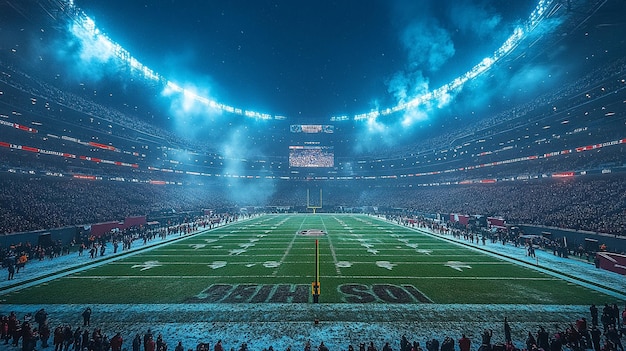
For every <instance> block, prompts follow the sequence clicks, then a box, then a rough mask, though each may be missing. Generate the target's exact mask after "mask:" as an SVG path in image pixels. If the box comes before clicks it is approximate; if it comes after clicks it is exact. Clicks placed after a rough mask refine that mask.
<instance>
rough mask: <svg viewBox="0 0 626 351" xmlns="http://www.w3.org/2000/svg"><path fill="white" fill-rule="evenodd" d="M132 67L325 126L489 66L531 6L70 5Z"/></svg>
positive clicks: (475, 0) (475, 2)
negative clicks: (486, 61)
mask: <svg viewBox="0 0 626 351" xmlns="http://www.w3.org/2000/svg"><path fill="white" fill-rule="evenodd" d="M76 5H77V6H78V7H80V8H81V9H82V10H83V11H84V12H85V13H86V14H87V15H89V16H90V17H92V18H93V19H94V20H95V22H96V24H97V26H98V28H100V29H101V30H102V31H103V32H104V33H106V34H107V35H108V36H109V37H110V38H111V39H112V40H113V41H115V42H117V43H119V44H121V45H122V46H123V47H124V48H125V49H127V50H128V51H129V52H130V53H131V54H132V55H133V56H134V57H136V58H137V59H138V60H139V61H140V62H141V63H143V64H144V65H146V66H148V67H150V68H152V69H153V70H155V71H156V72H158V73H160V74H162V75H163V76H165V77H166V78H167V79H169V80H171V81H174V82H177V83H178V84H180V85H183V86H185V85H187V84H191V85H193V86H196V87H200V88H201V90H202V91H206V92H208V93H209V94H210V96H211V97H212V98H214V99H216V100H218V101H220V102H223V103H226V104H230V105H234V106H237V107H241V108H244V109H251V110H256V111H260V112H267V113H270V114H274V115H283V116H287V117H288V118H289V119H291V120H299V121H303V122H305V121H312V120H315V121H322V122H323V121H328V119H329V118H330V117H331V116H336V115H354V114H358V113H363V112H368V111H369V110H371V109H372V108H375V107H380V108H385V107H390V106H394V105H395V104H397V103H398V101H399V100H400V99H401V95H402V94H403V92H405V91H408V92H409V94H410V92H412V91H416V89H420V88H423V87H428V88H429V89H435V88H438V87H440V86H441V85H442V84H446V83H448V82H449V81H450V80H451V79H453V78H454V77H456V76H458V75H460V74H463V73H465V72H466V71H467V70H469V69H470V68H471V67H472V66H474V65H475V64H476V63H478V62H480V60H482V58H484V57H486V56H489V55H491V54H492V53H493V51H494V50H495V49H497V48H498V47H499V46H500V45H501V44H502V42H503V41H504V40H505V39H506V38H507V37H508V36H509V35H511V33H512V30H513V28H514V27H515V25H517V24H520V23H522V22H524V21H525V20H526V18H527V17H528V15H529V14H530V12H531V11H532V9H533V8H534V7H535V5H536V1H533V0H522V1H488V0H469V1H458V0H454V1H415V0H413V1H377V0H369V1H355V0H346V1H287V0H285V1H242V0H238V1H194V2H191V1H174V0H167V1H166V0H159V1H126V0H110V1H93V0H92V1H87V0H80V1H76Z"/></svg>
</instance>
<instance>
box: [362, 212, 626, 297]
mask: <svg viewBox="0 0 626 351" xmlns="http://www.w3.org/2000/svg"><path fill="white" fill-rule="evenodd" d="M373 217H374V218H377V219H379V220H381V221H383V222H387V223H390V224H393V225H396V226H398V227H401V228H407V229H409V230H412V231H415V232H418V233H421V234H425V235H429V236H432V237H435V238H438V239H440V240H445V241H448V242H451V243H454V244H457V245H462V246H465V247H467V248H469V249H472V250H476V251H479V252H482V253H485V254H488V255H491V256H493V257H497V258H500V259H503V260H506V261H509V262H512V263H515V264H518V265H521V266H523V267H526V268H530V269H534V270H536V271H539V272H542V273H545V274H548V275H551V276H553V277H557V278H559V279H563V280H565V281H567V282H570V283H574V284H576V285H580V286H583V287H586V288H589V289H592V290H595V291H598V292H601V293H603V294H607V295H609V296H613V297H615V298H618V299H620V300H621V301H622V302H623V301H626V294H624V293H623V292H624V291H626V279H624V277H623V276H622V275H620V274H617V273H614V272H609V271H606V270H602V269H598V268H596V267H595V266H593V264H590V263H587V262H585V261H579V260H575V259H571V258H564V257H558V256H555V255H552V254H550V253H549V252H546V251H544V250H536V251H535V255H536V256H537V257H536V258H535V259H533V258H531V257H528V256H526V254H525V250H524V248H523V247H515V246H514V245H512V244H511V243H507V244H505V245H503V244H502V243H500V242H497V243H491V242H490V241H487V242H486V243H485V245H481V244H475V243H473V242H472V243H470V242H469V241H466V240H463V239H461V238H458V239H457V238H454V237H453V236H451V235H445V234H440V233H435V232H433V231H431V230H430V229H428V228H422V227H417V228H416V227H410V226H405V225H402V224H400V223H397V222H395V221H391V220H388V219H386V218H382V217H378V216H373ZM540 263H542V264H540Z"/></svg>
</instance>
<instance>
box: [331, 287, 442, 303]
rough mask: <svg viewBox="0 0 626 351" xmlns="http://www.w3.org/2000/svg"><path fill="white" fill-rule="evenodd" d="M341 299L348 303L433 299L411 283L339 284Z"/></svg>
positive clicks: (427, 301) (421, 301)
mask: <svg viewBox="0 0 626 351" xmlns="http://www.w3.org/2000/svg"><path fill="white" fill-rule="evenodd" d="M339 291H340V292H341V293H342V295H343V296H342V300H343V301H345V302H348V303H369V302H387V303H432V302H433V301H432V300H431V299H429V298H428V297H427V296H426V295H424V294H423V293H422V292H421V291H419V290H418V289H417V288H416V287H414V286H413V285H402V286H400V285H393V284H374V285H372V286H369V285H364V284H343V285H340V286H339Z"/></svg>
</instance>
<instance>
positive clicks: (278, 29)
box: [0, 0, 625, 181]
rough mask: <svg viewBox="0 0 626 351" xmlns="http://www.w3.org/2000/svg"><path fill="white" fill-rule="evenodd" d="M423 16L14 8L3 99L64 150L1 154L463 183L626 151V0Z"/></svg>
mask: <svg viewBox="0 0 626 351" xmlns="http://www.w3.org/2000/svg"><path fill="white" fill-rule="evenodd" d="M414 3H415V2H402V1H401V2H394V3H393V4H390V3H388V2H383V1H371V2H370V3H368V6H367V7H364V6H357V5H359V4H357V3H353V2H350V1H348V2H343V3H340V4H337V3H330V2H319V3H315V4H312V3H300V4H293V3H292V2H288V1H274V2H271V3H256V2H255V3H245V2H212V3H210V4H204V3H190V4H179V3H173V2H167V1H154V2H150V3H146V4H138V3H135V2H124V1H110V2H104V3H90V2H82V1H63V0H57V1H36V0H32V1H25V2H23V3H19V4H17V3H13V2H10V1H6V2H4V3H3V4H2V7H3V8H6V10H7V11H2V13H3V15H2V16H3V23H6V26H5V27H4V28H2V32H1V35H2V36H3V37H4V38H6V39H3V42H4V43H5V44H4V45H3V48H2V49H3V50H2V56H1V61H2V62H3V63H4V64H3V66H5V67H4V68H5V69H4V71H5V77H4V79H3V82H4V83H6V84H7V85H9V86H10V87H6V88H5V90H6V91H10V89H14V90H15V95H16V96H17V95H19V94H18V91H19V92H20V93H21V94H24V99H30V100H31V105H33V106H35V107H33V108H32V109H31V110H30V111H25V112H26V113H25V112H22V111H18V110H15V109H13V111H11V110H12V107H11V106H9V105H6V104H5V109H6V112H2V113H3V116H6V118H4V119H3V120H2V121H4V122H6V123H5V125H7V126H13V127H15V128H16V129H17V130H22V129H23V128H20V126H22V127H24V128H31V129H32V128H35V129H39V130H41V131H46V133H47V134H48V135H52V136H47V137H45V138H47V140H46V142H44V141H43V140H39V139H38V137H39V136H41V133H40V135H39V136H33V133H30V134H16V135H15V136H11V137H10V138H8V139H7V140H0V141H2V142H3V143H5V144H6V145H4V146H7V145H8V146H7V147H10V148H13V146H16V148H18V149H19V150H26V149H28V148H29V147H30V148H32V150H36V152H37V153H40V154H46V155H61V156H62V157H63V155H64V154H70V155H74V156H75V157H78V158H80V157H84V159H81V160H82V161H85V160H86V161H92V160H93V159H95V160H96V162H95V163H97V164H99V165H101V164H111V165H113V166H118V167H119V166H121V167H126V168H128V169H131V170H133V169H141V170H144V171H148V172H153V171H158V172H165V173H173V174H177V173H182V174H189V175H193V176H196V175H207V176H216V175H219V176H229V177H230V176H234V177H236V178H272V179H274V178H279V177H286V178H289V179H291V178H297V179H310V178H320V179H328V178H329V177H330V178H348V179H354V178H359V179H361V178H372V179H383V178H393V179H396V178H408V177H420V176H440V175H449V174H453V173H459V172H462V173H463V175H462V176H456V177H455V176H453V177H452V178H451V179H453V180H454V181H459V180H463V179H464V178H466V177H467V175H466V173H467V171H472V172H475V171H474V170H477V169H478V170H480V169H485V168H488V169H489V171H488V172H483V173H480V174H479V173H478V172H477V171H476V175H472V176H470V177H472V178H476V179H491V178H493V177H496V176H499V174H500V173H504V174H506V175H505V176H508V175H509V174H516V172H517V171H515V170H513V171H509V170H508V169H507V170H506V172H501V171H500V169H503V168H505V167H507V168H510V167H513V168H514V167H515V165H518V164H520V162H523V163H526V162H544V161H541V160H542V159H543V160H545V159H548V158H551V160H553V159H559V158H560V159H564V158H566V157H569V156H567V155H570V154H575V153H578V152H583V151H585V150H597V149H599V148H603V147H604V148H606V149H610V147H611V146H613V145H621V144H623V140H624V135H620V132H621V131H622V130H623V129H624V128H623V125H624V123H623V119H624V116H623V113H621V112H620V111H621V110H623V108H622V107H621V104H620V103H621V102H623V101H624V98H623V94H624V82H623V77H622V76H623V75H620V74H621V73H620V70H621V67H622V65H623V54H622V53H623V52H625V51H624V47H623V46H624V43H623V41H621V40H620V39H619V38H620V33H621V32H622V31H623V28H622V27H623V25H622V24H621V22H620V21H621V19H620V18H619V14H620V13H623V8H624V4H623V2H619V1H583V0H580V1H577V0H571V1H567V2H562V1H548V0H541V1H538V2H536V1H523V2H517V3H516V4H515V6H511V4H501V3H499V2H474V1H462V2H459V1H454V2H439V3H437V4H436V5H435V4H431V3H430V2H423V3H419V2H418V3H417V5H415V4H414ZM129 18H132V20H128V19H129ZM9 38H10V39H9ZM7 77H9V78H7ZM620 79H622V80H620ZM22 80H23V81H22ZM581 81H582V82H583V83H584V84H581ZM24 85H28V86H29V87H30V89H26V90H25V89H21V88H20V87H22V86H24ZM48 86H52V87H54V88H56V89H59V90H58V91H55V92H53V93H51V92H50V90H49V89H48V88H49V87H48ZM42 87H44V88H45V89H42ZM33 92H36V94H33ZM44 92H45V93H44ZM67 94H71V96H72V97H77V98H76V99H78V100H72V101H73V102H74V103H71V104H70V103H68V100H70V99H69V98H68V97H67V96H66V95H67ZM26 95H35V96H34V97H33V96H26ZM46 95H47V96H46ZM59 96H60V97H59ZM33 99H34V100H33ZM72 99H73V98H72ZM48 100H50V101H51V104H52V105H53V106H54V108H50V105H48V106H47V107H46V105H43V104H44V103H43V101H46V102H45V103H46V104H49V102H48ZM38 104H39V105H38ZM41 105H43V106H41ZM102 106H104V107H105V109H108V110H107V111H103V110H102ZM39 107H41V108H42V109H43V110H38V109H37V108H39ZM55 108H56V111H57V112H56V113H55V112H54V109H55ZM68 108H69V109H74V112H75V113H68V112H67V109H68ZM63 109H65V110H63ZM46 110H47V111H52V112H45V111H46ZM61 110H63V111H64V112H63V113H61ZM266 111H267V112H266ZM13 112H15V113H16V114H13ZM28 113H30V115H28ZM46 113H50V115H46ZM18 114H19V115H18ZM60 115H62V117H61V118H59V116H60ZM59 119H61V120H63V121H62V123H61V122H59ZM52 121H55V122H54V123H53V122H52ZM294 127H295V128H294ZM303 127H304V128H303ZM318 127H319V128H318ZM317 129H319V130H320V131H323V132H302V131H303V130H304V131H311V130H317ZM24 133H29V132H28V131H26V132H24ZM55 137H56V138H57V139H60V140H63V142H64V144H63V145H54V146H53V147H50V146H49V145H50V144H51V143H50V142H49V141H50V140H51V139H54V138H55ZM34 139H36V140H34ZM68 143H69V144H71V147H69V148H65V147H66V146H67V145H68ZM85 144H86V146H88V147H91V151H89V152H86V151H85V152H83V151H81V150H80V149H79V150H78V151H74V148H75V147H79V145H83V146H85ZM46 145H48V146H46ZM17 146H19V147H17ZM64 148H65V149H64ZM14 149H15V148H14ZM93 150H95V151H96V152H93ZM300 150H305V152H301V151H300ZM107 152H111V153H108V154H107ZM115 153H117V154H121V155H122V156H121V157H114V156H118V155H117V154H115ZM319 154H322V156H321V157H322V161H319V160H316V161H314V162H309V163H306V162H308V161H303V162H305V163H304V164H300V163H297V162H299V161H297V160H299V159H305V160H307V159H308V158H311V157H314V158H315V157H319ZM324 157H328V158H330V160H329V161H330V163H327V162H325V161H324ZM66 158H67V157H66ZM70 159H71V157H70ZM535 160H540V161H535ZM70 161H71V160H70ZM563 163H564V165H563V166H558V167H557V169H556V170H557V173H559V172H561V173H562V172H566V171H571V170H572V168H571V167H570V166H568V162H563ZM511 165H512V166H511ZM559 167H560V168H559ZM524 168H527V167H524ZM538 168H540V167H538ZM491 170H493V171H491ZM104 173H106V172H104ZM494 174H496V176H494ZM502 177H504V176H502Z"/></svg>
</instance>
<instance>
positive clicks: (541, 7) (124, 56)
mask: <svg viewBox="0 0 626 351" xmlns="http://www.w3.org/2000/svg"><path fill="white" fill-rule="evenodd" d="M553 2H554V0H540V1H539V3H538V4H537V6H536V7H535V9H534V10H533V12H532V13H531V14H530V16H529V17H528V20H527V21H526V23H525V26H524V27H517V28H516V29H515V30H514V31H513V34H512V35H511V36H510V37H509V38H508V39H507V40H506V41H505V42H504V43H503V44H502V45H501V46H500V47H499V48H498V49H497V50H496V51H495V52H494V53H493V55H492V56H491V57H486V58H484V59H483V60H482V61H481V62H480V63H478V64H477V65H475V66H474V67H472V69H470V70H469V71H468V72H466V73H465V74H463V75H462V76H460V77H457V78H455V79H453V80H452V81H451V82H450V83H448V84H446V85H443V86H441V87H439V88H438V89H435V90H433V91H430V92H427V93H425V94H421V95H418V96H415V97H413V98H412V99H411V100H409V101H408V102H402V103H399V104H397V105H395V106H393V107H388V108H385V109H382V110H372V111H370V112H367V113H361V114H356V115H354V116H353V117H352V118H350V117H349V116H347V115H343V116H333V117H331V118H330V120H331V121H347V120H350V119H352V120H355V121H361V120H369V121H372V120H375V119H377V118H378V117H380V116H381V115H382V116H387V115H391V114H393V113H396V112H401V111H406V110H411V109H415V108H417V107H418V106H420V105H424V104H426V103H431V102H438V104H442V103H444V104H445V103H446V102H447V99H449V98H450V96H449V93H450V92H453V91H456V90H458V89H460V88H461V87H462V86H463V85H464V84H465V83H466V82H467V81H469V80H471V79H473V78H476V77H477V76H478V75H480V74H482V73H484V72H486V71H487V70H489V69H490V68H491V66H492V65H493V64H494V63H496V62H497V61H498V60H500V59H501V58H503V57H504V56H506V55H508V54H509V53H510V52H511V51H513V49H515V47H517V45H518V44H519V43H520V41H521V40H522V39H523V38H524V35H525V34H526V33H528V32H530V31H532V30H533V29H534V28H536V27H537V25H538V24H539V23H540V22H541V20H542V19H543V18H544V16H545V15H546V11H547V10H548V9H549V8H550V5H551V4H552V3H553ZM66 4H67V6H66V7H65V9H64V10H65V11H66V13H67V14H68V15H69V16H70V17H71V18H73V19H74V22H75V25H77V26H74V27H73V29H72V30H73V34H75V35H76V36H77V37H78V38H79V39H89V40H91V43H92V44H96V45H98V46H99V47H98V49H100V50H103V51H104V52H105V53H107V54H109V55H112V56H115V57H117V58H118V59H119V60H121V61H122V62H125V63H126V64H128V65H129V66H130V67H131V68H132V69H134V70H136V71H138V72H140V73H141V74H142V75H143V76H144V77H145V78H147V79H149V80H154V81H159V82H163V83H165V85H166V86H167V87H168V88H169V89H171V90H172V91H175V92H177V93H182V94H183V95H184V96H185V98H187V99H191V100H193V101H196V102H199V103H201V104H203V105H206V106H209V107H211V108H213V109H215V110H217V111H224V112H227V113H231V114H236V115H240V116H245V117H249V118H254V119H264V120H270V119H276V120H284V119H286V117H285V116H280V115H271V114H268V113H261V112H257V111H252V110H245V109H241V108H237V107H234V106H229V105H225V104H222V103H219V102H217V101H215V100H212V99H209V98H206V97H203V96H199V95H198V94H196V93H194V92H192V91H189V90H187V89H185V88H182V87H180V86H179V85H177V84H176V83H173V82H170V81H168V80H166V79H165V78H164V77H162V76H161V75H159V74H158V73H157V72H154V71H153V70H151V69H150V68H148V67H146V66H145V65H143V64H142V63H141V62H139V61H138V60H137V59H136V58H134V57H133V56H132V55H131V54H130V52H128V51H127V50H126V49H124V48H123V47H122V46H120V45H119V44H117V43H115V42H114V41H112V40H111V39H109V38H108V36H106V35H105V34H104V33H101V32H100V30H99V29H98V28H97V27H96V24H95V22H94V20H92V19H91V18H90V17H89V16H87V15H86V14H85V13H84V12H83V11H82V10H80V9H78V8H77V7H76V6H75V5H74V1H73V0H66ZM79 28H80V29H81V30H82V31H83V33H77V32H76V30H77V29H79ZM84 36H86V38H84Z"/></svg>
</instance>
